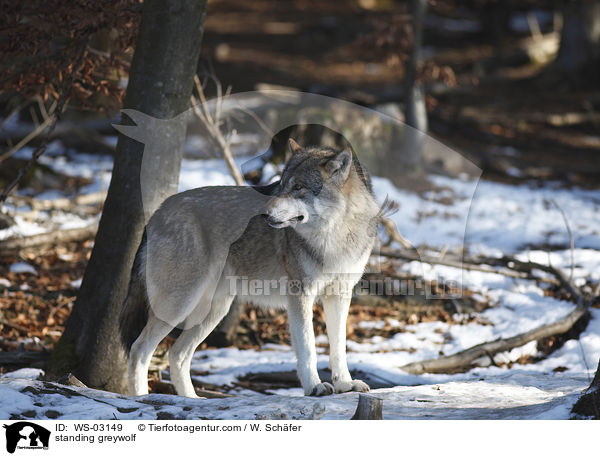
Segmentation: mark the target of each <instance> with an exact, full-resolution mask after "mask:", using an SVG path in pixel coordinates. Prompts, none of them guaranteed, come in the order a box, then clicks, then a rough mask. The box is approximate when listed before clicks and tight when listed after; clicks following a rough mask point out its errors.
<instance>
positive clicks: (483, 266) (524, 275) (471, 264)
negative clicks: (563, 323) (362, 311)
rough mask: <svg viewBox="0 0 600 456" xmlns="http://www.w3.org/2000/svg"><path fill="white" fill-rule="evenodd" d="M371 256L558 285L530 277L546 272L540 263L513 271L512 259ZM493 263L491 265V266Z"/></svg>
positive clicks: (411, 253)
mask: <svg viewBox="0 0 600 456" xmlns="http://www.w3.org/2000/svg"><path fill="white" fill-rule="evenodd" d="M372 254H373V255H381V256H385V257H388V258H396V259H399V260H406V261H419V262H421V263H427V264H437V265H440V266H448V267H451V268H458V269H465V270H467V271H478V272H487V273H490V274H499V275H503V276H506V277H512V278H514V279H529V280H537V281H539V282H544V283H550V284H552V285H558V284H559V282H558V281H557V280H555V279H551V278H547V277H536V276H533V275H532V271H533V270H534V269H539V270H542V271H545V272H548V271H547V267H546V265H542V264H540V263H533V262H528V263H524V262H519V263H520V264H521V265H525V264H528V265H529V267H524V266H523V267H521V268H519V269H515V268H513V267H511V264H510V263H511V262H515V263H516V262H517V260H514V259H507V260H505V261H503V260H504V259H503V258H488V257H476V258H470V257H464V258H456V259H449V258H448V256H449V255H444V256H443V257H442V258H437V257H433V256H430V255H425V254H420V253H419V252H417V251H416V250H391V249H384V248H382V249H379V250H373V253H372ZM492 263H493V264H492ZM493 265H496V266H502V267H504V268H507V269H497V268H494V267H492V266H493Z"/></svg>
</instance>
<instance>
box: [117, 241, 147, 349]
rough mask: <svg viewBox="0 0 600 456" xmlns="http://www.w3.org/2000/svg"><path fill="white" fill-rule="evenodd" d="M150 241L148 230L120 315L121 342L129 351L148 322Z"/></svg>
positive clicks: (138, 252)
mask: <svg viewBox="0 0 600 456" xmlns="http://www.w3.org/2000/svg"><path fill="white" fill-rule="evenodd" d="M147 242H148V239H147V234H146V230H145V229H144V234H143V236H142V242H141V243H140V246H139V247H138V250H137V252H136V254H135V260H134V262H133V267H132V268H131V279H130V280H129V288H128V291H127V298H126V299H125V302H124V303H123V308H122V309H121V315H120V317H119V332H120V336H121V342H122V343H123V346H124V347H125V349H126V351H127V352H128V353H129V350H130V349H131V346H132V345H133V343H134V342H135V340H136V339H137V338H138V337H139V335H140V334H141V332H142V331H143V329H144V327H145V326H146V323H147V322H148V295H147V292H146V285H145V277H146V271H145V266H146V264H145V258H144V256H145V251H146V244H147Z"/></svg>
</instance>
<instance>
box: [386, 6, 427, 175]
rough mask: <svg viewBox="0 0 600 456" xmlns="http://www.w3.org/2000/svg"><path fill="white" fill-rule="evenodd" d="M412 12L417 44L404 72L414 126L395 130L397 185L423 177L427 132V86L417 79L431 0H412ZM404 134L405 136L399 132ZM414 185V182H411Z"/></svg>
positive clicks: (407, 109) (409, 119)
mask: <svg viewBox="0 0 600 456" xmlns="http://www.w3.org/2000/svg"><path fill="white" fill-rule="evenodd" d="M409 8H410V11H409V12H410V15H411V24H412V33H413V46H412V51H411V54H410V58H409V61H408V63H407V65H406V72H405V75H404V91H405V94H406V95H405V103H406V106H405V117H406V124H407V125H408V126H409V127H412V128H403V129H402V132H397V131H396V130H397V129H395V130H394V137H393V139H392V147H394V148H400V150H399V151H396V154H395V155H396V156H395V157H393V160H390V161H389V163H393V166H394V175H395V177H397V178H398V179H394V183H395V184H397V185H403V182H406V178H407V177H408V178H410V180H411V181H412V180H413V178H414V179H419V178H420V177H421V176H422V174H423V157H422V149H423V144H424V142H425V133H426V132H427V108H426V106H425V93H424V91H423V86H422V85H421V83H420V82H419V81H418V80H417V70H418V67H419V64H420V62H421V60H422V49H421V48H422V45H423V22H424V20H425V13H426V10H427V0H411V1H410V5H409ZM399 133H401V137H398V134H399ZM408 185H410V183H409V184H408Z"/></svg>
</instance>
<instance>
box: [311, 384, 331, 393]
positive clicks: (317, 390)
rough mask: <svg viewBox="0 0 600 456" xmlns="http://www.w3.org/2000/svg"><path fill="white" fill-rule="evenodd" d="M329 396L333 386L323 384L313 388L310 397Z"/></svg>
mask: <svg viewBox="0 0 600 456" xmlns="http://www.w3.org/2000/svg"><path fill="white" fill-rule="evenodd" d="M330 394H333V385H332V384H331V383H327V382H323V383H319V384H318V385H317V386H315V387H314V388H313V390H312V392H311V393H310V396H329V395H330Z"/></svg>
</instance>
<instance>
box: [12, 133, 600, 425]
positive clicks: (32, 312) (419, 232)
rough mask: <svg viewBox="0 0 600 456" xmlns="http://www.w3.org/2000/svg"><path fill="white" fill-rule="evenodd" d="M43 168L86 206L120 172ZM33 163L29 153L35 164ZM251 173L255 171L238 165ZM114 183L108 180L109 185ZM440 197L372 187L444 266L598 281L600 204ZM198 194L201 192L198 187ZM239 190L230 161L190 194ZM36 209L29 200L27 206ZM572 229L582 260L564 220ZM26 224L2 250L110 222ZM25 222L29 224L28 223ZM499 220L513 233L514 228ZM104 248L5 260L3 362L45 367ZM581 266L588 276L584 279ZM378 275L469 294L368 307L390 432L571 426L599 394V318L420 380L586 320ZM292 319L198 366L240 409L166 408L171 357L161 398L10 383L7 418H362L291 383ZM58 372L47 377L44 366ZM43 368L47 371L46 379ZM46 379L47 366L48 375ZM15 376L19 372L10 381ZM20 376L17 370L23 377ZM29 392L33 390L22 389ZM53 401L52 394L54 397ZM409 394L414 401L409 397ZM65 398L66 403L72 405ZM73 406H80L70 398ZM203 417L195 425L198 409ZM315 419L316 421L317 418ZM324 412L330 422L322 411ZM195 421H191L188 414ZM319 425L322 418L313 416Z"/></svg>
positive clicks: (548, 188)
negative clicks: (399, 421)
mask: <svg viewBox="0 0 600 456" xmlns="http://www.w3.org/2000/svg"><path fill="white" fill-rule="evenodd" d="M53 150H54V152H51V153H50V154H48V155H45V156H44V157H43V158H42V163H44V164H45V165H46V166H48V167H49V168H51V169H54V170H55V171H57V172H61V173H67V174H68V175H69V176H70V177H71V178H84V177H85V178H87V179H89V183H88V185H87V186H86V187H84V188H82V189H80V191H79V193H80V194H86V193H87V194H92V193H94V192H95V191H97V190H98V189H100V188H102V187H104V188H106V184H107V180H108V179H109V178H110V157H106V156H89V155H82V154H77V153H73V152H71V153H66V151H65V150H63V149H61V148H60V147H59V144H55V145H54V147H53ZM26 152H27V151H24V152H23V153H26ZM238 160H239V161H240V162H241V161H244V160H245V158H242V157H240V158H238ZM98 169H102V171H101V172H97V171H96V170H98ZM430 179H431V180H432V181H433V182H434V183H435V186H434V189H433V190H431V191H430V192H426V193H422V194H419V193H416V192H411V191H409V190H399V189H396V188H394V186H393V185H392V184H391V183H390V182H389V181H388V180H387V179H383V178H378V177H374V178H373V183H374V189H375V192H376V195H377V197H378V199H379V200H381V201H383V199H384V198H385V197H386V196H387V197H389V198H391V199H392V200H394V201H396V202H398V203H399V211H398V212H397V213H396V214H394V215H392V218H393V220H394V222H395V224H396V226H397V228H398V230H399V231H400V232H401V233H402V234H403V235H404V236H406V237H407V239H408V240H409V241H410V242H411V243H412V244H413V245H417V246H419V245H420V246H424V245H425V244H426V245H427V249H428V250H431V251H440V250H442V249H444V248H448V249H452V248H454V247H456V246H462V245H464V246H466V247H467V249H468V251H469V252H475V253H485V254H486V255H492V256H493V255H500V254H509V255H514V256H515V257H516V258H518V259H522V260H527V259H530V260H532V261H537V262H540V263H544V264H547V263H549V264H552V265H553V266H554V267H558V268H560V269H562V270H563V271H564V272H565V274H571V270H572V274H573V280H574V282H575V283H576V284H577V286H579V287H581V288H582V289H586V288H589V287H592V286H594V284H595V283H597V282H598V281H599V280H600V275H599V272H598V271H600V234H599V232H598V226H600V223H598V222H599V215H598V214H600V210H599V209H600V190H589V189H580V188H576V187H571V186H570V187H568V188H567V187H565V186H564V185H561V184H559V183H557V182H549V183H547V184H545V185H539V183H536V184H516V185H515V184H505V183H498V182H490V181H487V180H479V181H473V180H468V179H457V178H449V177H441V176H430ZM186 183H188V184H186ZM189 183H194V185H198V186H202V185H211V184H222V183H232V181H231V177H230V176H229V174H228V173H227V170H226V168H225V165H224V164H223V163H222V162H221V161H220V160H194V159H186V160H185V161H184V166H183V170H182V179H181V185H180V190H184V189H187V188H188V187H187V186H186V185H189ZM24 193H27V191H26V190H25V191H24ZM63 196H65V195H64V194H63V193H61V192H60V191H58V190H53V191H52V192H46V193H39V194H37V195H36V198H35V199H36V200H37V201H38V202H39V201H52V200H60V199H61V198H62V197H63ZM551 201H554V202H556V204H557V205H558V206H559V207H560V208H562V211H563V212H564V213H565V217H566V218H567V220H569V221H570V223H571V229H572V232H573V240H574V243H575V247H576V248H575V249H574V250H573V251H571V250H570V249H569V248H568V245H569V236H568V234H567V230H566V226H565V224H564V221H563V219H562V218H561V216H560V212H559V211H558V209H557V208H556V206H555V205H554V204H551ZM5 207H7V209H8V212H9V213H11V214H12V216H13V217H14V220H15V224H14V225H13V226H12V227H10V228H7V229H5V230H1V231H0V237H2V238H5V237H14V236H15V235H18V234H27V233H35V232H43V231H44V230H48V229H55V228H56V227H57V226H58V227H70V228H73V227H79V226H83V225H85V224H89V223H92V224H94V223H97V215H89V216H85V215H81V214H75V213H68V212H63V211H61V210H58V209H56V210H48V211H44V210H38V211H37V212H36V214H33V215H32V214H31V208H30V207H28V206H22V207H11V206H10V205H7V206H5ZM20 214H22V215H20ZM497 220H502V221H503V223H502V225H501V226H499V225H498V223H497ZM91 246H92V243H91V242H89V241H88V242H84V243H74V244H67V245H66V246H60V247H55V248H52V247H51V248H49V249H48V250H47V251H46V252H45V253H44V254H39V252H38V253H37V254H28V253H27V252H25V253H23V254H20V255H18V256H14V257H5V258H3V260H2V262H1V263H0V305H1V308H2V318H3V321H2V323H3V324H2V330H1V331H2V332H1V339H0V344H1V347H2V349H3V350H14V349H16V348H19V347H21V348H22V350H24V351H28V352H38V353H42V354H43V353H44V352H45V351H48V350H50V349H51V347H52V345H53V343H54V342H55V341H56V340H57V338H58V337H59V336H60V334H61V331H62V328H63V325H64V322H65V320H66V318H67V316H68V313H69V310H70V308H71V306H72V304H73V301H74V299H75V294H76V290H77V287H78V286H79V283H80V282H79V281H80V279H81V276H82V274H83V270H84V267H85V263H86V259H87V258H88V256H89V253H90V248H91ZM571 254H573V260H574V263H573V265H571ZM376 260H377V259H376V258H374V261H375V262H374V263H372V264H371V266H370V267H369V268H368V270H367V271H368V272H369V271H375V270H376V269H377V268H379V270H380V273H382V274H384V275H385V274H392V275H394V276H397V277H398V276H399V277H409V278H410V277H413V278H414V277H417V278H420V279H422V280H424V281H426V282H427V281H429V282H430V283H433V282H434V281H435V282H438V283H451V284H453V285H452V286H453V287H456V288H458V289H459V290H461V295H460V296H459V297H458V298H457V299H456V300H454V301H449V300H435V299H434V300H431V301H423V302H422V303H420V304H417V305H415V304H414V302H411V301H410V299H409V298H405V297H402V296H399V297H394V298H392V299H389V300H388V301H385V303H383V304H382V303H381V302H380V303H379V304H378V305H375V306H374V305H373V304H372V303H369V302H362V301H361V300H360V299H356V300H355V302H354V305H353V306H352V311H351V316H350V319H349V325H348V328H349V331H348V334H349V341H348V352H349V353H348V361H349V365H350V368H351V370H352V371H353V372H354V375H355V376H356V377H358V378H363V379H364V380H365V381H367V382H368V383H369V384H371V386H372V387H373V388H374V394H377V395H380V396H381V397H383V398H384V415H385V417H386V418H402V417H404V418H418V417H423V418H459V417H460V418H567V417H568V416H569V410H570V407H571V406H572V404H573V402H574V401H575V400H576V398H577V396H578V394H579V393H580V392H581V391H582V390H583V389H584V388H586V387H587V386H588V385H589V382H590V377H591V376H592V375H593V372H594V369H595V365H596V361H597V360H598V359H599V358H600V326H599V325H600V310H599V309H597V308H592V309H591V316H592V318H591V320H590V321H589V322H588V324H587V325H586V326H585V327H583V328H580V329H579V330H578V334H575V335H574V336H573V335H571V337H568V338H560V337H559V338H550V339H548V340H545V341H543V343H540V344H538V343H536V342H531V343H529V344H527V345H525V346H523V347H520V348H516V349H513V350H511V351H510V352H506V353H500V354H498V355H495V356H493V357H490V358H487V357H486V358H482V359H479V360H477V361H476V362H475V363H474V365H473V366H472V368H471V369H469V370H468V371H467V372H463V373H456V374H424V375H418V376H417V375H408V374H406V373H405V372H404V371H402V369H401V366H403V365H405V364H406V363H409V362H413V361H418V360H423V359H428V358H435V357H437V356H439V355H442V354H444V355H448V354H452V353H456V352H458V351H460V350H463V349H466V348H469V347H471V346H473V345H476V344H478V343H481V342H485V341H490V340H495V339H497V338H498V337H510V336H512V335H515V334H519V333H522V332H524V331H527V330H529V329H532V328H534V327H537V326H539V325H541V324H544V323H551V322H553V321H556V320H558V319H560V318H561V317H563V316H564V315H566V314H567V313H568V312H569V311H570V310H572V309H573V306H574V305H573V304H572V303H571V302H569V301H566V300H564V299H562V298H561V297H560V296H556V295H555V294H554V292H553V290H552V287H549V286H548V285H547V284H545V283H543V282H538V281H536V280H525V279H514V278H509V277H505V276H502V275H498V274H493V273H487V272H477V271H464V270H462V269H456V268H450V267H445V266H430V265H427V264H423V263H420V262H416V261H413V262H401V261H394V262H390V261H386V262H384V263H377V261H376ZM316 309H317V311H316V312H315V327H316V333H317V345H318V353H319V360H318V361H319V368H320V369H321V370H322V373H323V374H322V375H324V376H326V375H327V336H326V335H325V331H324V323H323V318H322V313H321V312H320V311H319V310H318V306H317V307H316ZM286 324H287V322H286V317H285V315H284V314H282V313H279V312H274V311H269V312H264V311H259V310H257V309H255V308H253V307H248V308H247V309H246V312H245V316H244V319H243V321H242V324H241V327H240V330H239V334H238V335H239V340H240V343H239V345H238V346H237V347H236V348H212V347H209V346H206V345H203V346H202V347H201V349H200V350H199V351H198V352H197V353H196V355H195V357H194V361H193V364H192V374H193V378H194V380H195V382H196V384H197V385H200V386H201V387H202V388H204V389H206V390H208V391H215V392H217V394H218V393H221V394H229V395H234V396H236V397H235V398H229V397H222V398H217V399H207V400H202V401H199V402H194V401H190V400H188V399H183V398H176V397H173V396H165V395H163V394H157V393H162V392H166V391H168V389H165V388H166V386H165V385H168V371H167V370H165V368H166V366H164V357H161V354H163V355H164V351H165V350H166V349H167V348H168V346H169V344H170V343H171V342H172V340H167V341H166V342H165V343H164V344H163V345H162V346H161V349H160V350H159V352H158V353H157V359H156V363H155V366H156V368H155V369H154V371H153V372H152V379H153V380H152V381H151V387H152V388H153V391H154V392H155V394H153V395H151V396H149V397H147V398H144V399H132V398H123V397H120V396H117V395H114V394H110V393H104V392H98V391H93V390H89V389H77V388H75V389H74V391H76V393H70V392H66V391H68V390H69V389H73V388H74V387H67V386H64V387H63V386H60V387H59V386H56V385H55V384H48V383H45V384H42V383H39V380H31V378H32V377H33V378H36V379H37V378H38V377H39V376H40V374H41V372H40V371H39V370H33V371H32V370H27V369H26V370H17V371H13V372H6V373H5V374H4V375H3V376H2V378H1V379H0V389H1V390H2V392H0V401H1V402H2V405H3V407H2V410H3V414H4V415H5V417H6V418H9V417H13V418H14V417H34V416H35V417H44V416H51V415H55V414H56V413H59V414H60V416H61V417H64V418H76V417H84V416H87V417H90V418H92V417H94V418H100V417H103V418H110V417H112V416H113V414H114V415H115V416H117V417H118V418H139V417H145V418H150V417H155V416H160V417H183V416H186V417H188V418H190V417H208V418H233V417H235V418H255V417H256V416H265V417H277V416H281V417H283V416H286V417H300V418H301V417H316V416H322V417H324V418H331V419H335V418H338V419H341V418H347V417H349V416H350V415H351V411H352V410H353V408H354V407H355V402H356V394H351V393H350V394H344V395H336V396H333V397H329V398H325V399H319V400H316V399H312V398H301V397H298V396H301V390H300V388H299V387H298V383H297V380H296V379H295V375H294V373H293V371H294V369H295V361H294V354H293V352H292V351H291V349H290V347H289V338H288V335H287V329H286ZM43 359H44V356H40V358H39V363H41V364H43ZM41 364H39V365H41ZM39 365H38V366H39ZM4 369H7V370H12V369H11V368H10V366H5V367H4ZM13 369H14V367H13ZM23 377H25V378H29V380H26V379H24V378H23ZM53 385H54V386H53ZM400 385H401V386H400ZM56 388H62V389H61V390H60V391H62V393H61V392H59V393H58V394H57V392H56V391H55V389H56ZM65 394H66V396H68V397H65ZM190 407H191V409H190ZM315 407H316V408H315ZM323 407H324V408H323ZM188 409H189V410H188ZM315 414H316V415H315Z"/></svg>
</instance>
